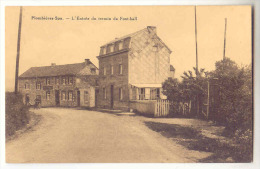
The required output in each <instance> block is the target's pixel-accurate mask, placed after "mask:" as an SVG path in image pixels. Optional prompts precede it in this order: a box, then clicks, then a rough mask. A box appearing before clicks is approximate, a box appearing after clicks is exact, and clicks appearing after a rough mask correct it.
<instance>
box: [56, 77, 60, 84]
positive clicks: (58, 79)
mask: <svg viewBox="0 0 260 169" xmlns="http://www.w3.org/2000/svg"><path fill="white" fill-rule="evenodd" d="M55 83H56V85H59V84H60V78H59V77H56V78H55Z"/></svg>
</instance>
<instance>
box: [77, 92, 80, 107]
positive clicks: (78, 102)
mask: <svg viewBox="0 0 260 169" xmlns="http://www.w3.org/2000/svg"><path fill="white" fill-rule="evenodd" d="M77 106H80V91H77Z"/></svg>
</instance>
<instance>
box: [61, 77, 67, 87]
mask: <svg viewBox="0 0 260 169" xmlns="http://www.w3.org/2000/svg"><path fill="white" fill-rule="evenodd" d="M62 84H63V85H65V84H66V78H65V77H63V78H62Z"/></svg>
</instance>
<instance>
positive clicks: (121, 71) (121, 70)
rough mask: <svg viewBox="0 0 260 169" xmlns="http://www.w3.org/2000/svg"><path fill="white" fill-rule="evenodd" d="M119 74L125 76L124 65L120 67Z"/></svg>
mask: <svg viewBox="0 0 260 169" xmlns="http://www.w3.org/2000/svg"><path fill="white" fill-rule="evenodd" d="M119 74H120V75H122V74H123V65H122V64H120V65H119Z"/></svg>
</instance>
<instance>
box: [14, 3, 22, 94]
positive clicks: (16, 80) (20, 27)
mask: <svg viewBox="0 0 260 169" xmlns="http://www.w3.org/2000/svg"><path fill="white" fill-rule="evenodd" d="M22 13H23V7H22V6H21V7H20V17H19V26H18V39H17V55H16V70H15V87H14V93H15V94H17V93H18V75H19V59H20V41H21V29H22Z"/></svg>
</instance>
